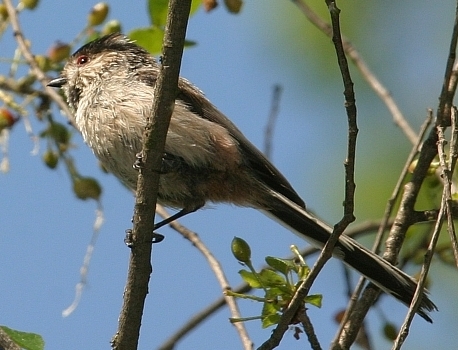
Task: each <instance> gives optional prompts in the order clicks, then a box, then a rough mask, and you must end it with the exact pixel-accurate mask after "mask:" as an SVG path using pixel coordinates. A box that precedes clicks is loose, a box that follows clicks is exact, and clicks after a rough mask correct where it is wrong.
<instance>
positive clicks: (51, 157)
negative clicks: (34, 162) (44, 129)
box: [43, 150, 59, 169]
mask: <svg viewBox="0 0 458 350" xmlns="http://www.w3.org/2000/svg"><path fill="white" fill-rule="evenodd" d="M43 161H44V162H45V164H46V166H47V167H48V168H50V169H54V168H55V167H56V166H57V163H58V162H59V155H58V154H56V152H53V151H51V150H47V151H46V152H45V153H44V154H43Z"/></svg>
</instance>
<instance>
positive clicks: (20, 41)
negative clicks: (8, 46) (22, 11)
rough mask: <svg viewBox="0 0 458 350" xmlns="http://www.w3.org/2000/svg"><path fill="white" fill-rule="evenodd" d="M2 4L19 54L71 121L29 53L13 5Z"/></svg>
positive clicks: (9, 2) (70, 113)
mask: <svg viewBox="0 0 458 350" xmlns="http://www.w3.org/2000/svg"><path fill="white" fill-rule="evenodd" d="M3 3H4V4H5V6H6V10H7V11H8V18H9V20H10V21H11V27H12V28H13V34H14V37H15V38H16V41H17V43H18V46H19V48H20V50H21V53H22V55H23V56H24V58H25V60H26V61H27V64H28V65H29V66H30V69H31V70H32V73H33V74H34V75H35V76H36V77H37V79H38V80H39V81H40V83H41V85H42V86H43V88H44V90H45V92H46V94H47V95H48V96H49V97H50V98H51V99H52V100H53V101H54V102H55V103H56V104H57V105H58V106H59V108H60V109H61V110H62V111H63V112H64V114H65V115H67V117H68V118H69V120H71V118H70V116H71V115H72V112H71V111H70V109H69V108H68V106H67V104H66V103H65V101H64V100H63V99H62V97H61V96H60V95H59V94H58V93H57V91H55V90H54V89H53V88H50V87H48V86H47V84H48V83H49V79H48V78H47V77H46V75H45V73H44V72H43V71H42V70H41V69H40V67H38V64H37V62H36V61H35V59H34V58H33V54H32V53H31V51H30V49H29V47H28V45H27V44H26V39H25V37H24V34H23V32H22V30H21V26H20V24H19V20H18V17H17V13H16V9H15V8H14V6H13V4H12V3H11V0H4V1H3Z"/></svg>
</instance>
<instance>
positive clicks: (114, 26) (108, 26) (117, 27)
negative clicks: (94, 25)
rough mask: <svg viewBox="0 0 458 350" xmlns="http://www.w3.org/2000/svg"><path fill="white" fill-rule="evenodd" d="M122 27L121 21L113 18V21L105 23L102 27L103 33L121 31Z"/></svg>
mask: <svg viewBox="0 0 458 350" xmlns="http://www.w3.org/2000/svg"><path fill="white" fill-rule="evenodd" d="M121 32H122V28H121V22H119V21H118V20H117V19H112V20H111V21H108V22H107V23H105V25H104V26H103V29H102V35H108V34H112V33H121Z"/></svg>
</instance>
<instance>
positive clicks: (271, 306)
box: [261, 302, 280, 318]
mask: <svg viewBox="0 0 458 350" xmlns="http://www.w3.org/2000/svg"><path fill="white" fill-rule="evenodd" d="M278 311H280V310H279V307H278V305H277V303H276V302H271V303H269V302H266V303H264V305H263V307H262V313H261V317H262V318H264V317H267V316H270V315H275V314H277V313H278Z"/></svg>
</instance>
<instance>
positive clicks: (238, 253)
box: [231, 237, 251, 263]
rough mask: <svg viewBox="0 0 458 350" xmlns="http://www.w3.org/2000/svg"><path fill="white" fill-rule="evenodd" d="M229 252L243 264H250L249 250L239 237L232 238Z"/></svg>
mask: <svg viewBox="0 0 458 350" xmlns="http://www.w3.org/2000/svg"><path fill="white" fill-rule="evenodd" d="M231 250H232V254H233V255H234V257H235V258H236V259H237V260H238V261H240V262H243V263H248V262H250V259H251V248H250V246H249V245H248V243H247V242H246V241H244V240H243V239H241V238H239V237H234V239H233V240H232V243H231Z"/></svg>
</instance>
